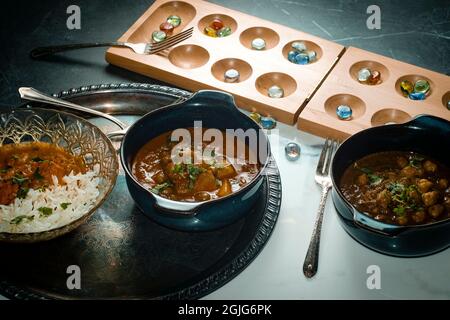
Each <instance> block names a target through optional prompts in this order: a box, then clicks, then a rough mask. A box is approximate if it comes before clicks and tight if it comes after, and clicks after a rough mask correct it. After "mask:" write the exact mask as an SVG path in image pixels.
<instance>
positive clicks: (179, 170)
mask: <svg viewBox="0 0 450 320" xmlns="http://www.w3.org/2000/svg"><path fill="white" fill-rule="evenodd" d="M219 133H220V135H221V136H222V137H223V141H217V139H218V138H217V137H216V136H215V135H214V134H219ZM232 133H235V134H236V135H235V136H233V135H232ZM253 133H255V134H253ZM183 134H188V136H187V137H189V138H190V139H191V140H190V141H186V140H187V139H186V137H185V136H184V135H183ZM196 134H198V135H200V139H197V138H198V136H196ZM212 136H214V138H212ZM250 141H253V143H250ZM213 142H216V144H215V145H214V147H211V145H212V143H213ZM182 143H184V144H182ZM230 154H231V156H230ZM206 155H207V156H206ZM269 156H270V148H269V142H268V139H267V137H266V135H265V134H264V132H263V131H262V130H261V128H260V127H259V125H258V124H257V123H256V122H254V121H253V120H251V119H250V118H249V117H247V116H246V115H244V114H243V113H242V112H240V111H239V110H238V109H237V107H236V105H235V103H234V99H233V97H232V96H231V95H229V94H227V93H223V92H218V91H206V90H204V91H199V92H197V93H196V94H194V95H193V96H192V97H191V98H190V99H188V100H186V101H184V102H181V103H177V104H173V105H170V106H167V107H164V108H160V109H157V110H155V111H152V112H150V113H148V114H146V115H145V116H144V117H142V118H141V119H140V120H138V121H137V122H136V123H135V124H133V125H132V126H131V127H130V128H129V129H128V130H127V133H126V135H125V136H124V138H123V141H122V148H121V162H122V166H123V168H124V171H125V174H126V181H127V185H128V189H129V191H130V194H131V196H132V197H133V199H134V201H135V202H136V204H137V206H138V207H139V208H140V209H141V211H142V212H143V213H144V214H145V215H147V216H148V217H150V218H151V219H152V220H154V221H156V222H157V223H159V224H161V225H164V226H166V227H169V228H173V229H177V230H182V231H209V230H214V229H218V228H222V227H224V226H226V225H228V224H231V223H233V222H235V221H237V220H238V219H240V218H242V217H244V216H245V215H246V214H247V213H249V212H250V211H251V208H252V206H253V205H254V203H255V201H257V200H258V198H259V196H260V192H258V191H259V190H260V188H261V186H262V183H263V173H264V169H265V168H266V166H267V163H268V161H269ZM180 160H182V161H180Z"/></svg>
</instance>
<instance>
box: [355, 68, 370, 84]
mask: <svg viewBox="0 0 450 320" xmlns="http://www.w3.org/2000/svg"><path fill="white" fill-rule="evenodd" d="M371 74H372V72H371V71H370V69H368V68H362V69H360V70H359V71H358V81H359V82H366V81H367V80H369V78H370V75H371Z"/></svg>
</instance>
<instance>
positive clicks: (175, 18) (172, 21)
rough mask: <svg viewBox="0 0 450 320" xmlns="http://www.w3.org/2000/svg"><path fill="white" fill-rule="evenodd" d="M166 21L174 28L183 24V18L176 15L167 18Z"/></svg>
mask: <svg viewBox="0 0 450 320" xmlns="http://www.w3.org/2000/svg"><path fill="white" fill-rule="evenodd" d="M166 21H167V22H168V23H170V24H171V25H173V26H174V28H176V27H178V26H179V25H180V24H181V18H180V17H179V16H176V15H171V16H169V17H167V20H166Z"/></svg>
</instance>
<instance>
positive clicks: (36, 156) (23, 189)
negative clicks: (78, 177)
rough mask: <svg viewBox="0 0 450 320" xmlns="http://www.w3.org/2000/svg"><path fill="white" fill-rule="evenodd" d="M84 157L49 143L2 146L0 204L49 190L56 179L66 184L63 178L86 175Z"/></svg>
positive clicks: (0, 148) (0, 153)
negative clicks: (70, 175) (30, 193)
mask: <svg viewBox="0 0 450 320" xmlns="http://www.w3.org/2000/svg"><path fill="white" fill-rule="evenodd" d="M86 170H87V168H86V165H85V163H84V160H83V158H82V157H77V156H74V155H72V154H70V153H69V152H67V151H66V150H64V149H62V148H60V147H58V146H56V145H53V144H49V143H45V142H29V143H18V144H6V145H2V146H0V190H1V192H0V205H9V204H11V203H12V202H14V200H15V199H16V198H19V199H21V198H22V199H23V198H25V197H26V195H27V193H28V191H29V189H31V188H32V189H35V190H38V189H45V188H47V187H48V186H50V185H52V184H53V178H52V177H53V176H56V177H57V179H58V183H60V184H64V181H63V177H64V176H66V175H69V174H70V173H71V172H73V173H74V174H78V173H86Z"/></svg>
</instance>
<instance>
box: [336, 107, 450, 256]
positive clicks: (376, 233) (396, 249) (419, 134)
mask: <svg viewBox="0 0 450 320" xmlns="http://www.w3.org/2000/svg"><path fill="white" fill-rule="evenodd" d="M449 137H450V122H449V121H447V120H444V119H440V118H437V117H433V116H419V117H417V118H415V119H414V120H412V121H410V122H407V123H405V124H397V125H385V126H380V127H375V128H370V129H367V130H363V131H361V132H359V133H357V134H355V135H353V136H351V137H350V138H348V139H347V140H346V141H345V142H344V143H342V144H341V146H340V147H339V148H338V150H337V151H336V153H335V155H334V158H333V163H332V168H331V170H332V180H333V191H332V197H333V202H334V206H335V207H336V210H337V213H338V216H339V219H340V222H341V224H342V226H343V227H344V229H345V230H346V231H347V232H348V233H349V234H350V235H351V236H352V237H353V238H354V239H356V240H357V241H359V242H360V243H362V244H363V245H365V246H367V247H369V248H371V249H373V250H375V251H378V252H381V253H384V254H388V255H393V256H400V257H418V256H424V255H428V254H432V253H435V252H438V251H441V250H444V249H446V248H448V247H449V246H450V219H447V220H443V221H439V222H435V223H429V224H425V225H417V226H398V225H392V224H387V223H383V222H380V221H377V220H375V219H372V218H371V217H369V216H368V215H366V214H364V213H362V212H359V211H358V210H357V209H356V208H355V207H354V206H353V205H352V204H351V203H350V202H348V201H347V199H345V197H344V195H343V194H342V192H341V190H340V189H339V182H340V180H341V177H342V175H343V173H344V171H345V169H346V168H347V167H348V166H350V165H351V164H352V163H354V162H355V161H357V160H359V159H361V158H362V157H364V156H366V155H369V154H372V153H376V152H382V151H415V152H418V153H421V154H424V155H427V156H430V157H431V158H433V159H436V160H438V161H439V162H441V163H442V164H444V165H445V166H447V167H450V157H449V153H448V150H450V139H449Z"/></svg>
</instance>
